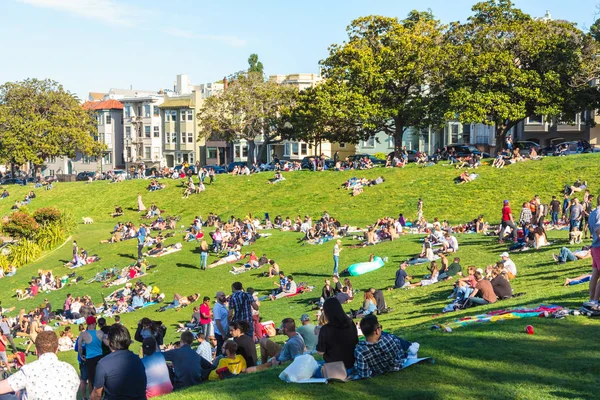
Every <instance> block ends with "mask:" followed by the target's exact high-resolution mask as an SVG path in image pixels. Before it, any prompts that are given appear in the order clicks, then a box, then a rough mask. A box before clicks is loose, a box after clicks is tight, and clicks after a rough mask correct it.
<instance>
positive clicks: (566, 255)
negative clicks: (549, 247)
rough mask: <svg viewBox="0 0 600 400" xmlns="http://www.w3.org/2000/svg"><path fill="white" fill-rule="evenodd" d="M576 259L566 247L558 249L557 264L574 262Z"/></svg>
mask: <svg viewBox="0 0 600 400" xmlns="http://www.w3.org/2000/svg"><path fill="white" fill-rule="evenodd" d="M575 260H577V257H575V255H574V254H573V252H572V251H571V250H569V249H567V248H566V247H562V248H561V249H560V254H559V255H558V261H559V262H567V261H575Z"/></svg>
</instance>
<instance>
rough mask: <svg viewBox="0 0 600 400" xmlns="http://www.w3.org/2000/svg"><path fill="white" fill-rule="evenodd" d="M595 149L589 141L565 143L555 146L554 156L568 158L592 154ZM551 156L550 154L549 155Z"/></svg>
mask: <svg viewBox="0 0 600 400" xmlns="http://www.w3.org/2000/svg"><path fill="white" fill-rule="evenodd" d="M592 152H593V148H592V146H591V145H590V144H589V142H588V141H587V140H577V141H572V142H563V143H558V144H555V145H554V151H553V152H552V155H554V156H558V155H561V156H568V155H571V154H581V153H592ZM548 155H550V154H548Z"/></svg>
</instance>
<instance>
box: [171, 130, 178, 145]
mask: <svg viewBox="0 0 600 400" xmlns="http://www.w3.org/2000/svg"><path fill="white" fill-rule="evenodd" d="M176 143H177V132H172V133H171V144H176Z"/></svg>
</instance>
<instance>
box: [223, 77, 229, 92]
mask: <svg viewBox="0 0 600 400" xmlns="http://www.w3.org/2000/svg"><path fill="white" fill-rule="evenodd" d="M228 86H229V81H228V80H227V77H225V78H223V90H227V87H228Z"/></svg>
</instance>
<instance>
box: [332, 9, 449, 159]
mask: <svg viewBox="0 0 600 400" xmlns="http://www.w3.org/2000/svg"><path fill="white" fill-rule="evenodd" d="M443 29H444V27H443V26H442V25H441V24H440V22H439V21H437V20H436V19H435V18H434V17H433V15H432V14H431V12H417V11H413V12H411V13H410V14H409V16H408V17H407V18H406V19H405V20H398V19H397V18H389V17H382V16H375V15H372V16H368V17H362V18H358V19H356V20H354V21H352V23H351V24H350V26H349V27H348V28H347V32H348V41H347V42H344V43H343V44H341V45H336V44H334V45H332V46H330V48H329V57H328V58H327V59H325V60H324V61H322V62H321V64H322V66H323V73H324V75H325V77H326V78H327V80H326V83H325V84H326V85H336V91H338V92H339V91H340V90H343V91H346V92H347V93H346V94H344V95H343V96H342V97H343V98H346V99H352V100H354V101H350V102H348V103H347V104H345V108H344V110H345V115H340V113H336V120H337V121H336V122H335V123H334V124H332V125H333V126H334V127H335V126H340V127H341V128H342V129H341V130H334V131H333V133H334V134H339V137H340V138H343V140H344V141H347V142H350V143H356V142H358V141H359V140H361V139H365V138H368V137H369V136H371V135H374V134H376V133H378V132H385V133H386V134H388V135H391V136H393V137H394V139H395V143H396V148H399V147H400V146H401V145H402V136H403V134H404V132H405V130H406V129H408V128H409V127H424V126H429V125H432V124H435V125H438V124H440V123H441V118H440V117H441V115H442V114H443V112H444V111H445V110H444V109H443V108H442V107H441V105H442V103H440V102H439V100H440V97H438V93H439V92H438V90H437V88H438V87H439V85H440V84H441V78H442V77H443V71H444V69H445V68H446V67H447V66H448V57H447V52H446V51H445V44H444V40H443ZM335 138H336V136H335V135H334V136H333V139H335ZM340 141H341V140H340Z"/></svg>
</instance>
